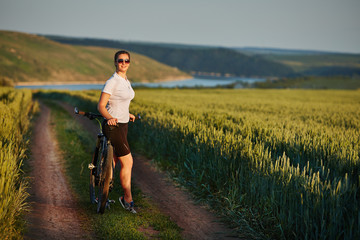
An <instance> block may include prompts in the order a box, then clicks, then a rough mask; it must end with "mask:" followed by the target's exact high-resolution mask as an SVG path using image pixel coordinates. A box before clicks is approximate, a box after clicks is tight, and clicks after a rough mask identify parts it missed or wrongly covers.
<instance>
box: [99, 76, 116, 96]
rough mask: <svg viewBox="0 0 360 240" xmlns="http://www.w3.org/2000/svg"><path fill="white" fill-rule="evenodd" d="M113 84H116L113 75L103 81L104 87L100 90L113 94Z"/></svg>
mask: <svg viewBox="0 0 360 240" xmlns="http://www.w3.org/2000/svg"><path fill="white" fill-rule="evenodd" d="M115 85H116V81H115V78H113V77H111V78H109V79H108V80H107V81H106V83H105V85H104V87H103V89H102V92H104V93H108V94H110V95H113V92H114V90H115Z"/></svg>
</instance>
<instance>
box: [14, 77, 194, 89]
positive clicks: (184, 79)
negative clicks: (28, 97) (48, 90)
mask: <svg viewBox="0 0 360 240" xmlns="http://www.w3.org/2000/svg"><path fill="white" fill-rule="evenodd" d="M193 78H194V77H190V78H174V79H171V80H170V79H165V80H159V81H155V82H150V81H142V82H133V81H131V80H130V82H131V83H136V84H141V83H164V82H173V81H186V80H189V79H193ZM105 82H106V81H69V82H59V81H54V82H51V81H44V82H17V83H14V86H15V87H17V86H52V85H83V84H86V85H104V84H105Z"/></svg>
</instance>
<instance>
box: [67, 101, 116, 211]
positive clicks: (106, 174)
mask: <svg viewBox="0 0 360 240" xmlns="http://www.w3.org/2000/svg"><path fill="white" fill-rule="evenodd" d="M74 112H75V114H79V115H82V116H85V117H87V118H89V119H90V120H94V119H95V120H96V121H97V122H98V123H99V133H98V135H97V141H96V146H95V149H94V154H93V157H92V161H91V163H90V164H89V165H88V168H89V169H90V184H89V193H90V202H91V203H92V204H97V210H96V212H97V213H100V214H103V213H104V211H105V208H106V207H107V208H110V203H115V201H114V200H109V199H108V197H109V192H110V191H111V189H112V185H113V173H114V168H115V166H114V161H113V147H112V145H111V143H110V140H108V139H107V138H106V137H105V135H104V134H103V131H102V123H101V121H100V119H104V118H103V116H102V115H101V114H96V113H91V112H83V111H79V109H78V108H77V107H75V109H74ZM96 187H98V194H96Z"/></svg>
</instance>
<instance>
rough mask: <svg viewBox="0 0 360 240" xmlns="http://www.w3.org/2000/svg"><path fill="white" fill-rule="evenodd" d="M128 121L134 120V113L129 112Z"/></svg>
mask: <svg viewBox="0 0 360 240" xmlns="http://www.w3.org/2000/svg"><path fill="white" fill-rule="evenodd" d="M129 121H130V122H135V115H134V114H131V113H129Z"/></svg>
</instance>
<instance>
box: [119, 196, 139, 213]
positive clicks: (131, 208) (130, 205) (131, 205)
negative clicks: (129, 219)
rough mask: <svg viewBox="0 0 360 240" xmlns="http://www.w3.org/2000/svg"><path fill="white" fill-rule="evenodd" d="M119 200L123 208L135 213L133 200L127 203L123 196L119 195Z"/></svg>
mask: <svg viewBox="0 0 360 240" xmlns="http://www.w3.org/2000/svg"><path fill="white" fill-rule="evenodd" d="M119 201H120V204H121V206H122V207H123V208H125V209H126V210H128V211H130V212H131V213H134V214H135V213H136V211H135V209H134V201H131V202H130V203H128V202H127V201H125V199H124V197H119Z"/></svg>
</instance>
